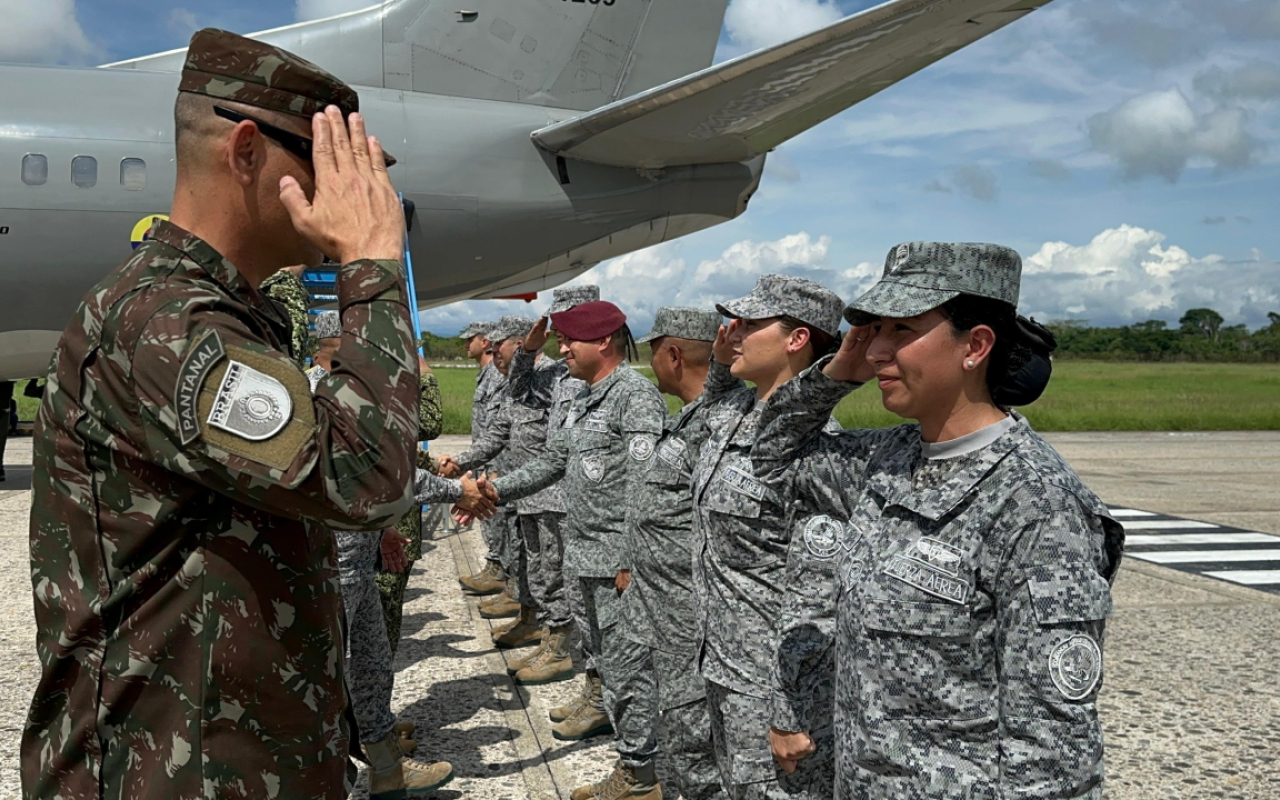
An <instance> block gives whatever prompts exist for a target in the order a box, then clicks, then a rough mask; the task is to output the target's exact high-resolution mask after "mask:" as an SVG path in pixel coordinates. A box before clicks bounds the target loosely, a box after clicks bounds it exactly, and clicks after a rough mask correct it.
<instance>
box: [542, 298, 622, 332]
mask: <svg viewBox="0 0 1280 800" xmlns="http://www.w3.org/2000/svg"><path fill="white" fill-rule="evenodd" d="M551 324H552V326H554V327H555V329H556V330H557V331H559V332H560V333H562V334H564V335H565V337H567V338H569V339H575V340H577V341H579V342H594V341H595V340H597V339H603V338H604V337H606V336H608V335H610V334H612V333H616V332H617V331H618V329H619V328H621V327H622V326H623V325H626V324H627V315H626V314H623V313H622V309H620V308H618V307H617V306H615V305H614V304H613V303H610V302H609V301H607V300H597V301H595V302H594V303H583V304H582V305H580V306H574V307H573V308H571V309H569V310H568V311H561V312H560V313H558V314H552V315H551Z"/></svg>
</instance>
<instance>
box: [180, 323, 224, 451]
mask: <svg viewBox="0 0 1280 800" xmlns="http://www.w3.org/2000/svg"><path fill="white" fill-rule="evenodd" d="M226 357H227V351H226V350H225V349H224V348H223V346H222V337H221V336H219V335H218V332H217V331H209V333H207V334H206V335H205V337H204V338H203V339H201V340H200V341H199V342H197V343H196V345H195V346H194V347H192V348H191V350H190V352H188V353H187V358H186V360H185V361H183V362H182V366H181V367H180V368H179V369H178V385H177V387H176V388H175V389H174V392H173V396H174V403H175V404H176V405H177V409H178V435H179V437H180V438H181V440H182V444H183V445H188V444H191V442H192V441H194V440H195V438H196V437H197V436H199V435H200V409H199V401H200V389H201V388H203V386H204V383H205V379H206V378H208V377H209V373H210V372H211V371H212V370H213V368H214V367H216V366H218V364H219V363H221V361H222V360H223V359H224V358H226Z"/></svg>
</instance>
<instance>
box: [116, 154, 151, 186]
mask: <svg viewBox="0 0 1280 800" xmlns="http://www.w3.org/2000/svg"><path fill="white" fill-rule="evenodd" d="M120 185H121V186H123V187H124V188H125V189H127V190H128V191H130V192H140V191H142V190H143V189H145V188H147V162H145V161H143V160H142V159H140V158H126V159H124V160H123V161H121V162H120Z"/></svg>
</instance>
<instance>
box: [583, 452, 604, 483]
mask: <svg viewBox="0 0 1280 800" xmlns="http://www.w3.org/2000/svg"><path fill="white" fill-rule="evenodd" d="M582 473H583V474H584V475H586V476H587V480H589V481H591V482H592V483H599V482H600V481H602V480H604V456H585V457H583V459H582Z"/></svg>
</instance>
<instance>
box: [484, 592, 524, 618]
mask: <svg viewBox="0 0 1280 800" xmlns="http://www.w3.org/2000/svg"><path fill="white" fill-rule="evenodd" d="M518 616H520V604H519V603H517V602H516V601H515V598H513V597H512V596H511V589H510V587H507V588H506V589H504V590H503V592H502V594H500V595H498V596H497V597H494V598H492V599H491V600H485V601H483V602H481V603H480V617H481V619H505V618H507V617H518Z"/></svg>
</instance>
